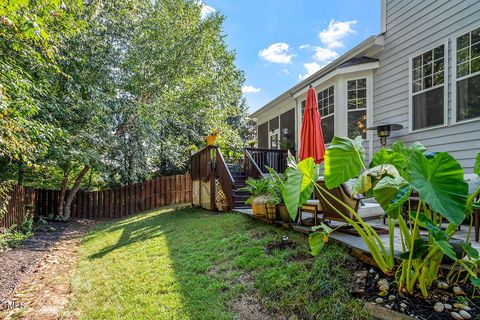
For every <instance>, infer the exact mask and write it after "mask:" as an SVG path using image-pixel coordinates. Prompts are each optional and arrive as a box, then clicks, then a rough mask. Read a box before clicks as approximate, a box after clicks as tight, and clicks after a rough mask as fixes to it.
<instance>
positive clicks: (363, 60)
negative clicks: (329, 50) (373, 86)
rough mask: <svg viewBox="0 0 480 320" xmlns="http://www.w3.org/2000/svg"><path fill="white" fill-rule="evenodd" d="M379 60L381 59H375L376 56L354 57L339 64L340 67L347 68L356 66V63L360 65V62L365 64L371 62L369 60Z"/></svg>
mask: <svg viewBox="0 0 480 320" xmlns="http://www.w3.org/2000/svg"><path fill="white" fill-rule="evenodd" d="M377 61H379V60H378V59H375V58H370V57H359V58H352V59H350V60H348V61H345V62H344V63H342V64H341V65H339V66H338V68H346V67H351V66H356V65H359V64H364V63H369V62H377Z"/></svg>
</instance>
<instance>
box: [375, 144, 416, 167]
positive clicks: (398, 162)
mask: <svg viewBox="0 0 480 320" xmlns="http://www.w3.org/2000/svg"><path fill="white" fill-rule="evenodd" d="M381 164H391V165H393V166H395V168H397V170H398V171H403V170H405V168H406V166H407V161H406V158H405V155H404V154H402V153H399V152H396V151H393V150H389V149H386V148H381V149H380V150H378V151H377V152H376V153H375V154H374V155H373V158H372V161H371V162H370V165H369V167H370V168H373V167H376V166H378V165H381Z"/></svg>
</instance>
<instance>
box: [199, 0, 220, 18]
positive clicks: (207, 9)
mask: <svg viewBox="0 0 480 320" xmlns="http://www.w3.org/2000/svg"><path fill="white" fill-rule="evenodd" d="M215 11H217V10H215V8H212V7H210V6H208V5H206V4H205V3H202V11H201V17H202V19H205V18H206V17H207V16H208V15H210V14H212V13H215Z"/></svg>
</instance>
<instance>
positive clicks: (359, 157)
mask: <svg viewBox="0 0 480 320" xmlns="http://www.w3.org/2000/svg"><path fill="white" fill-rule="evenodd" d="M364 162H365V148H364V147H363V145H362V138H360V137H357V138H356V139H355V140H352V139H349V138H343V137H334V138H333V140H332V144H331V145H330V147H329V148H328V149H327V151H326V153H325V171H324V175H325V184H326V186H327V188H329V189H332V188H335V187H338V186H339V185H341V184H342V183H344V182H346V181H348V180H349V179H351V178H353V177H355V176H357V175H358V174H359V173H360V171H361V169H362V168H364Z"/></svg>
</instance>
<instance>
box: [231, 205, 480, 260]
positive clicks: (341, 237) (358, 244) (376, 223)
mask: <svg viewBox="0 0 480 320" xmlns="http://www.w3.org/2000/svg"><path fill="white" fill-rule="evenodd" d="M234 211H236V212H240V213H243V214H245V215H248V216H250V217H251V218H254V219H257V220H261V221H264V222H267V223H273V224H276V225H279V226H283V227H285V228H291V229H293V230H295V231H297V232H301V233H304V234H309V233H310V232H312V231H311V227H309V226H304V225H299V224H296V223H293V224H287V223H284V222H280V221H274V222H272V221H269V220H267V219H265V218H262V217H259V216H254V215H253V214H252V210H251V209H235V210H234ZM304 216H305V217H306V216H307V214H304ZM368 224H370V225H371V226H373V227H376V228H382V229H385V230H387V225H385V224H383V220H382V219H378V220H372V221H368ZM338 225H340V224H339V223H335V222H332V226H333V227H335V226H338ZM467 232H468V225H462V227H461V230H458V231H457V233H456V234H455V235H454V238H456V239H462V240H465V239H466V237H467ZM426 233H427V232H426V231H421V234H426ZM379 237H380V239H382V242H383V244H384V245H385V247H386V248H388V246H389V245H390V243H389V237H388V234H387V233H386V234H380V235H379ZM330 239H331V240H334V241H337V242H340V243H343V244H345V245H346V246H347V247H349V248H350V249H354V250H355V251H358V252H359V253H362V254H367V255H369V250H368V248H367V246H366V245H365V243H364V242H363V240H362V238H361V237H359V236H355V235H351V234H348V233H345V232H344V231H335V232H333V233H332V234H330ZM394 239H395V243H394V248H395V253H396V255H398V254H400V252H401V246H402V245H401V242H400V233H399V228H398V226H397V227H395V238H394ZM474 239H475V237H474V230H472V232H471V236H470V240H471V242H472V246H473V247H474V248H476V249H477V250H480V243H479V242H476V241H474Z"/></svg>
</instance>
